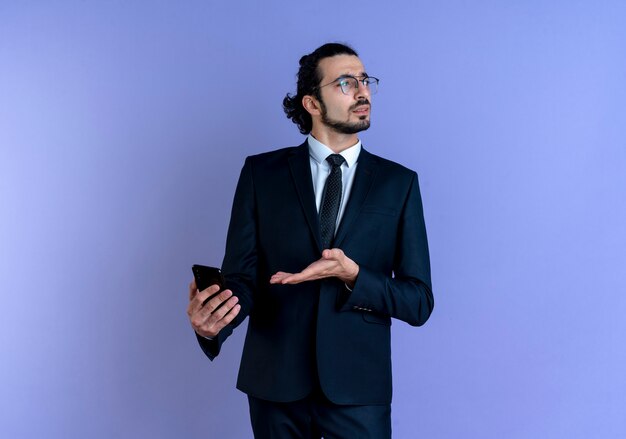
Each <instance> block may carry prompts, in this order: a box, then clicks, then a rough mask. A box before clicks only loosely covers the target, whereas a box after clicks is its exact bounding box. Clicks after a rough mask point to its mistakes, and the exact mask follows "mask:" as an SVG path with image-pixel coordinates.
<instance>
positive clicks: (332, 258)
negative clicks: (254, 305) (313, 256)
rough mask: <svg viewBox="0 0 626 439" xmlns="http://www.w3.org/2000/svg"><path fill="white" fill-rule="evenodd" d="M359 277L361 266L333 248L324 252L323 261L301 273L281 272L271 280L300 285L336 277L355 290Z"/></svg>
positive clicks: (315, 263) (316, 262) (318, 261)
mask: <svg viewBox="0 0 626 439" xmlns="http://www.w3.org/2000/svg"><path fill="white" fill-rule="evenodd" d="M358 275H359V265H358V264H357V263H356V262H354V261H353V260H352V259H350V258H349V257H347V256H346V255H345V253H344V252H343V250H341V249H338V248H332V249H327V250H324V251H323V252H322V258H321V259H318V260H317V261H315V262H313V263H312V264H311V265H309V266H308V267H306V268H305V269H304V270H302V271H301V272H300V273H285V272H284V271H279V272H278V273H276V274H274V275H273V276H272V277H271V278H270V283H271V284H299V283H300V282H307V281H310V280H317V279H324V278H327V277H336V278H339V279H340V280H342V281H343V282H345V284H346V285H347V286H348V287H349V288H354V283H355V282H356V278H357V276H358Z"/></svg>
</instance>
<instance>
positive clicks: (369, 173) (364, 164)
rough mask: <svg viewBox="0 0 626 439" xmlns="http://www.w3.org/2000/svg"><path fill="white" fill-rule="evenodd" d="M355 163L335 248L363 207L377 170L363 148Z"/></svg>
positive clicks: (374, 162) (372, 159)
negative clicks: (354, 170)
mask: <svg viewBox="0 0 626 439" xmlns="http://www.w3.org/2000/svg"><path fill="white" fill-rule="evenodd" d="M357 163H358V167H357V169H356V175H355V176H354V183H353V184H352V191H351V193H350V198H349V199H348V204H347V206H346V210H345V211H344V213H343V218H342V219H341V222H340V223H339V228H338V229H337V234H336V235H335V241H334V243H333V247H335V248H340V246H341V244H342V242H343V240H344V239H345V237H346V234H347V233H348V231H349V230H350V228H351V227H352V223H353V222H354V221H355V220H356V218H357V217H358V216H359V213H360V212H361V207H363V203H364V202H365V199H366V198H367V194H368V193H369V191H370V188H371V187H372V183H373V182H374V179H375V177H376V172H377V171H378V164H377V162H376V159H375V158H374V157H373V156H372V155H371V154H370V153H369V152H367V151H366V150H365V149H361V153H360V154H359V160H358V162H357Z"/></svg>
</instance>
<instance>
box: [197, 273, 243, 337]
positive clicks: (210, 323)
mask: <svg viewBox="0 0 626 439" xmlns="http://www.w3.org/2000/svg"><path fill="white" fill-rule="evenodd" d="M219 290H220V287H219V286H218V285H211V286H210V287H209V288H207V289H206V290H203V291H198V288H197V287H196V281H195V280H194V281H192V282H191V283H190V284H189V306H188V307H187V315H188V316H189V321H190V322H191V326H192V327H193V329H194V331H196V332H197V333H198V334H199V335H201V336H203V337H211V338H212V337H215V336H217V334H218V333H219V332H220V331H221V330H222V328H223V327H224V326H226V325H228V324H229V323H230V322H232V321H233V319H234V318H235V317H237V314H239V311H240V310H241V305H239V304H238V303H237V302H238V301H239V299H238V298H237V297H236V296H233V292H232V291H231V290H224V291H222V292H221V293H219V294H217V295H216V296H215V297H212V298H211V300H209V301H208V302H206V303H204V301H205V300H207V299H208V298H209V297H211V296H212V295H213V294H215V293H217V292H218V291H219ZM222 303H224V305H223V306H221V307H220V309H218V310H217V311H216V309H217V308H218V307H219V306H220V304H222ZM203 304H204V305H203Z"/></svg>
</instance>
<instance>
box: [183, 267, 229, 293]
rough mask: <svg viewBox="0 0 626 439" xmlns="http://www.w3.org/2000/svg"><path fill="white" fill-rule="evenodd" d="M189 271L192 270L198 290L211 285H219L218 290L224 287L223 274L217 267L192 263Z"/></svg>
mask: <svg viewBox="0 0 626 439" xmlns="http://www.w3.org/2000/svg"><path fill="white" fill-rule="evenodd" d="M191 271H193V277H194V279H196V286H197V287H198V290H200V291H202V290H206V289H207V288H209V287H210V286H211V285H219V286H220V291H222V290H223V289H224V283H225V282H224V276H223V275H222V271H221V270H220V269H219V268H216V267H208V266H206V265H194V266H193V267H191Z"/></svg>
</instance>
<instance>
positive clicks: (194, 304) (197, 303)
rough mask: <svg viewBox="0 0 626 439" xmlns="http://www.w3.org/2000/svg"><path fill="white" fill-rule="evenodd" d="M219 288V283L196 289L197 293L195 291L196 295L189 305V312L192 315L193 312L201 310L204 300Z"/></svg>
mask: <svg viewBox="0 0 626 439" xmlns="http://www.w3.org/2000/svg"><path fill="white" fill-rule="evenodd" d="M219 290H220V287H219V285H211V286H210V287H208V288H206V289H204V290H202V291H199V292H198V291H197V290H196V293H194V296H193V297H192V298H191V301H190V302H189V306H188V307H187V314H188V315H189V316H191V315H192V314H195V313H196V312H198V311H200V310H201V309H202V307H203V306H204V302H205V301H206V300H207V299H208V298H209V297H211V296H212V295H213V294H215V293H217V292H218V291H219Z"/></svg>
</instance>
